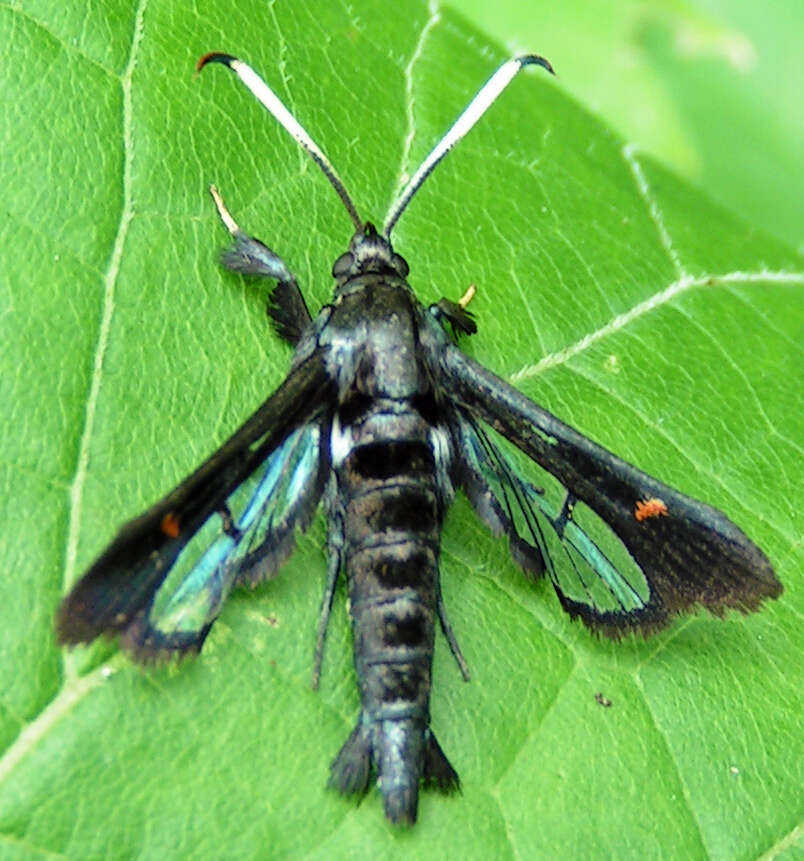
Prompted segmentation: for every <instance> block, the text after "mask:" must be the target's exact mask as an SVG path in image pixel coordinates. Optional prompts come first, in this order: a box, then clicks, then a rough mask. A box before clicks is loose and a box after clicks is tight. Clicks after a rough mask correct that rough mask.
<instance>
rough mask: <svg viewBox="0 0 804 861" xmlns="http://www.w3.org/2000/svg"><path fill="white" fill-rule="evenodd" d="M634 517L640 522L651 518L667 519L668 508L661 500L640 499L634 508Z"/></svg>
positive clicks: (654, 498)
mask: <svg viewBox="0 0 804 861" xmlns="http://www.w3.org/2000/svg"><path fill="white" fill-rule="evenodd" d="M634 517H636V519H637V520H638V521H640V522H642V521H643V520H647V519H648V518H649V517H667V506H666V505H665V504H664V502H663V501H662V500H661V499H657V498H656V497H653V498H652V499H638V500H637V504H636V505H635V506H634Z"/></svg>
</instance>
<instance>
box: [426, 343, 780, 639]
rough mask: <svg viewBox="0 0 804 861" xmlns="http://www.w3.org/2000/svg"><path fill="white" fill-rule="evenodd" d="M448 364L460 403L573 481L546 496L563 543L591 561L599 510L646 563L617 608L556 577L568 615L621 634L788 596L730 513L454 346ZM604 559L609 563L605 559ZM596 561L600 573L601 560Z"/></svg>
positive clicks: (612, 588)
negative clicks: (601, 441) (695, 611)
mask: <svg viewBox="0 0 804 861" xmlns="http://www.w3.org/2000/svg"><path fill="white" fill-rule="evenodd" d="M441 365H442V373H443V382H444V385H445V386H447V387H448V391H449V393H450V397H451V398H452V399H453V401H454V402H455V403H456V404H457V405H458V406H460V407H463V408H464V409H465V410H468V411H469V413H471V414H472V415H473V416H474V417H476V418H479V419H482V420H483V421H485V422H487V423H488V424H489V425H490V426H491V427H492V428H494V430H496V431H498V432H499V433H500V434H502V435H503V436H504V437H506V438H507V439H508V440H509V441H510V442H512V443H513V444H514V445H515V446H517V447H518V448H519V449H521V450H522V451H523V452H524V453H525V454H526V455H528V457H530V458H532V459H533V460H534V461H535V462H536V463H537V464H539V466H541V467H543V468H544V469H545V470H546V471H547V472H549V473H550V474H551V475H552V476H554V477H555V479H557V480H558V482H559V483H560V485H561V486H563V488H566V491H567V492H568V494H569V496H565V498H564V500H565V501H564V502H562V503H561V504H560V509H558V510H557V515H556V514H554V513H553V511H554V506H555V502H553V501H551V500H549V499H548V496H547V494H546V493H545V495H544V499H545V507H546V509H547V510H546V511H545V514H546V515H547V516H548V517H551V518H553V519H554V520H555V521H556V523H557V524H558V525H559V530H558V531H561V530H562V529H563V531H564V532H565V533H566V536H567V537H566V538H565V539H564V540H563V544H564V545H565V546H568V547H570V548H571V552H573V551H574V552H576V553H577V554H578V555H579V557H580V558H581V559H582V560H584V561H585V562H586V563H589V562H590V560H592V559H593V558H594V556H595V553H596V551H595V550H594V547H592V546H591V545H590V544H588V543H587V539H589V540H590V541H591V542H592V544H594V545H595V546H597V544H596V542H595V541H594V540H593V539H592V537H591V535H590V533H591V532H593V531H594V530H593V529H592V527H591V525H587V520H591V519H592V518H591V515H594V519H595V520H596V521H602V522H603V524H604V525H605V526H606V527H608V529H610V530H611V531H612V532H613V533H614V534H615V535H616V536H617V538H618V539H619V541H620V542H621V543H622V545H623V546H624V548H625V550H626V551H627V553H628V555H629V556H630V557H631V559H632V560H633V562H634V563H635V564H636V566H637V567H638V568H639V569H640V571H641V575H642V577H643V578H644V587H643V588H642V589H640V584H639V583H636V582H632V580H631V579H630V578H629V575H627V574H626V575H624V581H625V583H627V584H628V586H629V587H632V588H633V592H631V593H630V597H628V595H629V592H627V591H626V592H621V596H622V598H627V599H628V602H627V603H626V604H625V606H624V607H622V608H619V609H606V608H605V605H603V606H601V605H600V603H599V599H598V598H596V597H595V596H594V593H593V592H591V591H590V590H591V589H592V587H593V586H596V585H597V584H596V583H591V582H590V583H589V584H587V588H586V590H584V589H583V588H581V589H580V591H578V590H577V588H576V587H578V585H579V584H581V583H583V582H585V581H584V578H583V577H582V576H581V575H580V574H579V575H578V576H573V575H563V576H558V575H557V577H556V579H554V580H553V584H554V586H555V588H556V591H557V593H558V596H559V599H560V600H561V603H562V605H563V606H564V608H565V609H566V610H567V611H568V612H569V613H570V615H572V616H580V617H581V619H582V620H583V621H584V622H585V623H586V624H587V625H589V626H590V627H592V628H594V629H596V630H599V631H601V632H603V633H606V634H609V635H611V636H619V635H620V634H622V633H623V632H625V631H628V630H640V631H642V632H648V631H651V630H653V629H656V628H659V627H661V626H663V625H664V624H666V622H667V620H668V619H669V618H670V617H671V616H673V615H675V614H676V613H679V612H682V611H684V610H688V609H691V608H692V607H694V606H696V605H700V606H703V607H705V608H706V609H708V610H710V611H711V612H713V613H715V614H717V615H722V614H723V612H724V611H725V610H726V609H727V608H735V609H737V610H741V611H743V612H749V611H752V610H756V609H757V608H758V607H759V606H760V604H761V603H762V601H763V600H764V599H766V598H775V597H777V596H778V595H780V594H781V592H782V585H781V583H780V582H779V580H778V579H777V578H776V576H775V574H774V572H773V569H772V567H771V565H770V562H769V561H768V559H767V557H766V556H765V554H764V553H763V552H762V551H761V550H760V549H759V548H758V547H757V546H756V545H755V544H753V542H751V541H750V540H749V539H748V537H747V536H746V535H745V534H744V533H743V532H742V531H741V530H740V529H739V528H738V527H737V526H735V524H734V523H732V522H731V521H730V520H729V519H728V518H727V517H726V516H725V515H724V514H723V513H722V512H720V511H718V510H717V509H715V508H712V507H711V506H709V505H706V504H704V503H702V502H698V501H697V500H695V499H691V498H690V497H688V496H685V495H684V494H682V493H680V492H679V491H677V490H674V489H673V488H671V487H669V486H668V485H666V484H663V483H662V482H660V481H658V480H657V479H655V478H652V477H651V476H649V475H647V474H646V473H644V472H642V471H640V470H638V469H637V468H636V467H634V466H631V465H630V464H628V463H626V462H625V461H623V460H621V459H620V458H618V457H616V456H615V455H613V454H612V453H611V452H609V451H607V450H606V449H604V448H602V447H601V446H598V445H596V444H595V443H593V442H591V440H589V439H587V438H586V437H584V436H583V435H582V434H580V433H578V432H577V431H575V430H573V429H572V428H571V427H569V426H568V425H565V424H564V423H563V422H561V421H559V420H558V419H557V418H555V416H553V415H551V414H550V413H548V412H547V411H546V410H543V409H542V408H541V407H539V406H537V405H536V404H535V403H533V401H531V400H529V399H528V398H526V397H525V396H524V395H523V394H522V393H521V392H518V391H517V390H516V389H514V388H513V387H512V386H510V385H508V383H506V382H505V381H504V380H502V379H500V378H499V377H497V376H496V375H495V374H493V373H492V372H491V371H488V370H487V369H486V368H484V367H483V366H482V365H479V364H478V363H477V362H475V361H473V360H472V359H470V358H469V357H468V356H466V355H465V354H463V353H461V352H460V350H458V349H457V348H456V347H453V346H452V345H449V346H447V347H446V348H445V349H444V351H443V352H442V358H441ZM580 503H583V504H584V506H581V505H580ZM583 508H586V509H587V510H588V512H589V513H590V515H589V516H587V513H586V512H584V511H583ZM562 521H563V523H562ZM570 524H575V526H576V527H577V529H573V528H571V526H570ZM553 531H556V530H555V529H554V530H553ZM602 566H603V570H605V563H602ZM592 567H593V569H595V574H596V579H597V580H600V579H601V568H600V566H597V568H595V565H594V564H592ZM616 567H618V566H615V568H616ZM603 579H605V578H603ZM616 582H617V581H616V578H615V579H614V580H612V582H611V583H609V584H608V590H607V591H609V592H612V593H616V592H617V588H616ZM573 590H575V594H573ZM629 602H630V603H633V606H629Z"/></svg>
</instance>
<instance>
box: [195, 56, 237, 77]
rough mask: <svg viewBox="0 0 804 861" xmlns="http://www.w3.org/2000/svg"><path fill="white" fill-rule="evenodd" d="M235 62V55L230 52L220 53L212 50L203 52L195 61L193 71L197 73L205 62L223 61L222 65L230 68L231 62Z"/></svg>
mask: <svg viewBox="0 0 804 861" xmlns="http://www.w3.org/2000/svg"><path fill="white" fill-rule="evenodd" d="M236 62H237V57H233V56H232V55H231V54H221V53H219V52H217V51H212V52H211V53H209V54H204V56H203V57H201V59H200V60H199V61H198V62H197V63H196V66H195V73H196V74H198V73H199V72H200V71H201V69H203V68H204V66H206V65H207V63H223V65H224V66H228V67H229V68H230V69H231V68H232V64H233V63H236Z"/></svg>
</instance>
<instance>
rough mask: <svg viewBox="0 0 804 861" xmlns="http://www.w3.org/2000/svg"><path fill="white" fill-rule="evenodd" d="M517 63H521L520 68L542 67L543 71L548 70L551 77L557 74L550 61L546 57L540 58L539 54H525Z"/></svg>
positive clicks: (517, 59) (518, 58)
mask: <svg viewBox="0 0 804 861" xmlns="http://www.w3.org/2000/svg"><path fill="white" fill-rule="evenodd" d="M516 61H517V63H519V66H520V68H521V67H522V66H541V67H542V68H543V69H547V71H548V72H550V74H551V75H555V73H556V70H555V69H554V68H553V66H552V64H551V63H550V61H549V60H548V59H547V58H546V57H540V56H539V55H538V54H523V55H522V56H521V57H517V58H516Z"/></svg>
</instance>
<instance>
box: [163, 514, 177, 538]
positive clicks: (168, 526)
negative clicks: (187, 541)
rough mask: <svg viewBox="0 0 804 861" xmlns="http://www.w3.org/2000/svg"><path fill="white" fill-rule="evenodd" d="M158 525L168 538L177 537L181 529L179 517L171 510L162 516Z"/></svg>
mask: <svg viewBox="0 0 804 861" xmlns="http://www.w3.org/2000/svg"><path fill="white" fill-rule="evenodd" d="M159 526H160V528H161V530H162V532H164V533H165V535H167V537H168V538H178V537H179V532H180V531H181V528H180V526H179V518H178V517H176V515H175V514H174V513H173V512H172V511H168V513H167V514H166V515H165V516H164V517H163V518H162V522H161V523H160V524H159Z"/></svg>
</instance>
